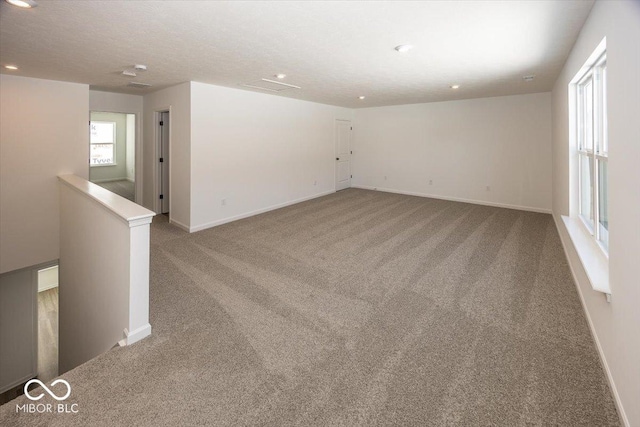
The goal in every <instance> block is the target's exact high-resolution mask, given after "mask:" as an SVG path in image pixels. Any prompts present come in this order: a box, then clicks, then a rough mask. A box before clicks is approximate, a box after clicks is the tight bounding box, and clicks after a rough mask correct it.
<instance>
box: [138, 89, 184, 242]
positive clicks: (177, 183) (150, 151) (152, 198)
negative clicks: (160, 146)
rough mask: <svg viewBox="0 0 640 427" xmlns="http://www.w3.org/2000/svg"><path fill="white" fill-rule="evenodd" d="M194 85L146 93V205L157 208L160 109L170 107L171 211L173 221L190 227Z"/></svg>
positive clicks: (144, 202)
mask: <svg viewBox="0 0 640 427" xmlns="http://www.w3.org/2000/svg"><path fill="white" fill-rule="evenodd" d="M190 99H191V85H190V83H189V82H187V83H182V84H179V85H177V86H172V87H169V88H166V89H163V90H159V91H157V92H153V93H150V94H147V95H145V96H144V150H143V157H144V159H143V164H144V166H143V169H144V178H143V179H144V182H145V185H144V198H143V205H144V206H145V207H146V208H148V209H151V210H153V211H156V212H158V211H159V206H158V205H157V201H158V196H159V194H160V193H159V192H158V191H157V190H156V187H157V183H158V177H157V173H158V172H157V171H158V169H157V165H158V158H157V156H156V148H157V147H156V145H157V135H156V130H157V123H156V118H155V113H156V112H157V111H165V110H169V111H171V115H170V120H171V123H170V128H169V129H170V134H171V137H170V140H171V143H170V147H169V153H170V154H169V157H170V162H169V165H170V166H169V167H170V172H169V173H170V176H171V179H170V201H171V206H170V213H169V216H170V218H171V221H172V222H173V223H175V224H176V225H178V226H181V227H183V228H187V229H188V228H189V224H190V212H191V207H190V203H191V202H190V201H191V173H190V171H191V154H190V153H191V100H190Z"/></svg>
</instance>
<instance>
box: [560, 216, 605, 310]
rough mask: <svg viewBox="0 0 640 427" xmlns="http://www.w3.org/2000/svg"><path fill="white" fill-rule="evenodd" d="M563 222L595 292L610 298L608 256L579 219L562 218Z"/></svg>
mask: <svg viewBox="0 0 640 427" xmlns="http://www.w3.org/2000/svg"><path fill="white" fill-rule="evenodd" d="M562 221H563V222H564V226H565V227H566V229H567V232H568V233H569V237H570V238H571V241H572V242H573V246H574V248H575V249H576V252H577V253H578V258H580V262H581V263H582V267H583V268H584V270H585V272H586V273H587V277H588V279H589V282H590V283H591V287H592V288H593V290H594V291H598V292H602V293H604V294H607V298H608V297H609V296H610V295H611V288H610V287H609V260H608V258H607V256H606V255H605V254H604V252H603V251H602V249H601V248H600V247H599V246H598V243H597V242H596V241H595V240H594V239H593V236H591V235H590V234H589V233H587V231H586V230H585V229H584V226H583V225H582V224H581V223H580V219H579V218H570V217H568V216H562Z"/></svg>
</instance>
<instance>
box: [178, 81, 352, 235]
mask: <svg viewBox="0 0 640 427" xmlns="http://www.w3.org/2000/svg"><path fill="white" fill-rule="evenodd" d="M351 115H352V110H349V109H346V108H340V107H334V106H330V105H323V104H317V103H313V102H307V101H300V100H295V99H290V98H284V97H279V96H273V95H268V94H261V93H255V92H250V91H244V90H238V89H229V88H224V87H219V86H213V85H209V84H204V83H197V82H191V221H190V225H191V226H190V230H191V231H196V230H201V229H203V228H207V227H212V226H215V225H218V224H221V223H224V222H228V221H229V220H232V219H237V218H241V217H244V216H249V215H251V214H254V213H259V212H264V211H265V210H269V209H271V208H274V207H279V206H284V205H286V204H290V203H294V202H296V201H301V200H305V199H309V198H312V197H317V196H320V195H323V194H327V193H329V192H333V191H334V190H335V184H334V181H335V173H334V167H335V120H336V119H344V120H350V119H351ZM173 194H175V192H174V193H173Z"/></svg>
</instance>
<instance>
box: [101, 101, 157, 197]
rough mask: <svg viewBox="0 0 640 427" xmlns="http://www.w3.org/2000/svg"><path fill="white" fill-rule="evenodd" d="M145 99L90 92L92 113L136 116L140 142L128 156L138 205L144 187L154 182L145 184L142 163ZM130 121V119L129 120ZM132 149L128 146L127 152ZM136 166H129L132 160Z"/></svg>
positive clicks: (137, 137) (129, 176) (128, 168)
mask: <svg viewBox="0 0 640 427" xmlns="http://www.w3.org/2000/svg"><path fill="white" fill-rule="evenodd" d="M143 105H144V99H143V97H142V96H141V95H128V94H123V93H111V92H101V91H97V90H91V91H89V108H90V109H91V111H109V112H112V113H131V114H135V121H136V122H137V123H136V125H137V126H136V133H135V141H136V142H139V143H138V144H137V145H136V146H135V153H134V155H133V156H129V155H128V154H127V179H130V180H133V181H135V182H136V184H135V187H136V203H139V204H142V199H143V197H142V194H143V187H145V186H146V185H152V182H151V181H149V183H146V182H144V180H143V175H144V172H143V162H142V152H143V146H142V140H143V127H144V126H143V110H144V107H143ZM128 120H130V119H128ZM127 130H128V131H130V130H131V128H130V127H129V121H127ZM129 149H130V147H129V146H128V145H127V150H129ZM132 159H133V160H134V164H133V165H132V164H129V163H130V161H131V160H132ZM131 166H133V167H134V174H133V175H134V176H131V173H130V167H131Z"/></svg>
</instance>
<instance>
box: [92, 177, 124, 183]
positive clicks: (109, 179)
mask: <svg viewBox="0 0 640 427" xmlns="http://www.w3.org/2000/svg"><path fill="white" fill-rule="evenodd" d="M126 180H127V178H126V177H122V178H106V179H93V180H91V182H93V183H94V184H102V183H103V182H114V181H126Z"/></svg>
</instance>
